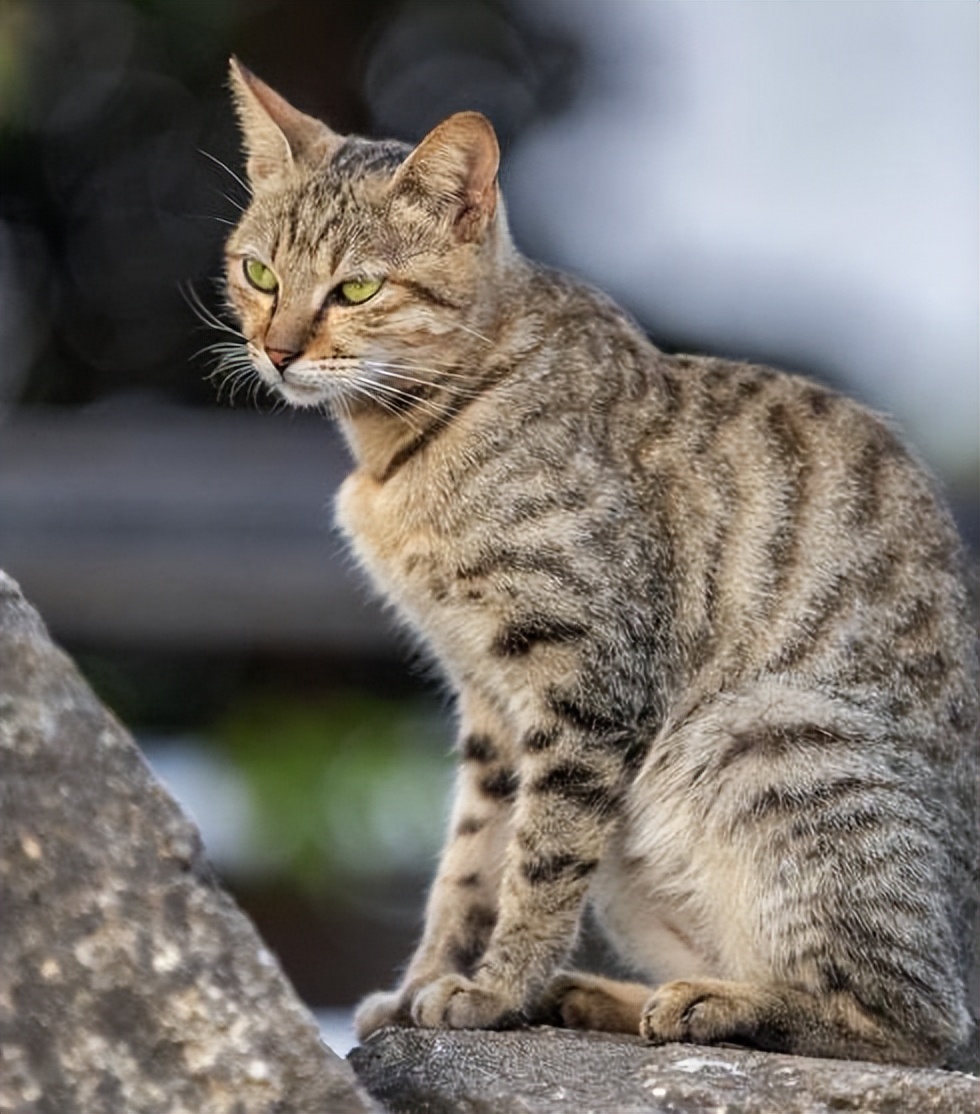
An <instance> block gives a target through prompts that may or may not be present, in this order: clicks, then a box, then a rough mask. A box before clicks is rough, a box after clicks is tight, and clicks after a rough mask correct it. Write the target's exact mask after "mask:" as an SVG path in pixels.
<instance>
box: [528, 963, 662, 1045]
mask: <svg viewBox="0 0 980 1114" xmlns="http://www.w3.org/2000/svg"><path fill="white" fill-rule="evenodd" d="M649 998H650V987H648V986H644V985H641V984H640V983H625V982H617V981H615V980H613V979H607V978H603V977H602V976H601V975H589V974H586V973H584V972H579V971H564V972H562V973H561V974H558V975H556V976H555V977H554V978H553V979H552V980H551V982H550V983H549V984H548V988H547V990H546V991H545V992H544V995H543V996H542V999H541V1003H540V1006H539V1009H538V1010H537V1011H535V1020H537V1019H539V1018H540V1020H541V1021H543V1022H546V1023H551V1024H553V1025H562V1026H564V1027H565V1028H567V1029H593V1030H599V1031H602V1032H608V1033H636V1032H637V1031H638V1030H639V1024H640V1014H641V1011H642V1009H643V1006H644V1005H645V1003H646V1002H647V1001H648V1000H649Z"/></svg>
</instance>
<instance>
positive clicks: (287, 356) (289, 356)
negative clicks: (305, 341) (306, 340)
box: [265, 348, 299, 371]
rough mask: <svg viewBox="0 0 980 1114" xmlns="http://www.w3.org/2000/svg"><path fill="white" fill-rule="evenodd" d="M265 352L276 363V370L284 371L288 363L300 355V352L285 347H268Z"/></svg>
mask: <svg viewBox="0 0 980 1114" xmlns="http://www.w3.org/2000/svg"><path fill="white" fill-rule="evenodd" d="M265 354H266V355H267V356H268V357H269V359H270V360H271V361H272V363H273V364H274V365H275V368H276V371H282V370H283V368H285V366H286V365H287V364H290V363H292V362H293V360H295V359H296V357H297V356H298V355H299V353H298V352H290V351H288V350H287V349H285V348H267V349H266V350H265Z"/></svg>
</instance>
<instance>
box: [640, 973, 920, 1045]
mask: <svg viewBox="0 0 980 1114" xmlns="http://www.w3.org/2000/svg"><path fill="white" fill-rule="evenodd" d="M640 1035H641V1036H643V1037H645V1038H646V1039H647V1040H648V1041H650V1042H651V1043H653V1044H664V1043H666V1042H668V1041H692V1042H693V1043H695V1044H713V1043H717V1042H719V1041H735V1042H738V1043H742V1044H749V1045H752V1046H753V1047H756V1048H764V1049H766V1050H767V1051H770V1052H788V1053H793V1054H795V1055H806V1056H827V1057H846V1058H848V1059H858V1060H876V1061H881V1062H885V1063H888V1062H901V1063H906V1064H923V1065H925V1064H935V1063H937V1059H941V1057H938V1058H937V1055H936V1051H935V1048H934V1047H933V1046H932V1044H931V1042H924V1041H920V1040H917V1039H913V1038H911V1037H909V1036H907V1035H905V1034H902V1033H899V1032H896V1030H895V1028H894V1027H893V1026H891V1025H889V1023H888V1022H887V1021H886V1020H884V1019H882V1018H880V1017H876V1016H874V1015H873V1014H872V1013H871V1012H870V1011H869V1010H867V1009H866V1008H865V1007H863V1006H862V1005H861V1004H860V1003H859V1002H858V1001H857V999H856V998H855V997H854V995H853V994H848V993H834V994H815V993H812V992H810V991H807V990H804V989H801V988H799V987H795V986H786V985H778V984H764V983H746V982H729V981H726V980H723V979H690V980H686V979H678V980H675V981H674V982H669V983H665V984H664V985H663V986H661V987H659V988H658V989H657V990H656V992H655V993H654V994H653V996H652V997H651V998H650V1000H649V1001H648V1002H647V1003H646V1004H645V1005H644V1007H643V1010H642V1017H641V1019H640Z"/></svg>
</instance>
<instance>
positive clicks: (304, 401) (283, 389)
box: [275, 383, 331, 410]
mask: <svg viewBox="0 0 980 1114" xmlns="http://www.w3.org/2000/svg"><path fill="white" fill-rule="evenodd" d="M275 391H276V393H277V394H278V395H279V397H280V398H282V399H283V400H284V401H286V402H288V403H289V405H290V406H295V407H297V408H299V409H301V410H308V409H310V408H311V407H314V406H325V405H327V403H329V402H330V397H331V395H330V392H329V391H325V390H324V389H323V388H322V387H302V386H294V385H292V384H290V383H277V384H276V387H275Z"/></svg>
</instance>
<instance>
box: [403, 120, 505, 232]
mask: <svg viewBox="0 0 980 1114" xmlns="http://www.w3.org/2000/svg"><path fill="white" fill-rule="evenodd" d="M499 165H500V148H499V146H498V145H497V137H496V135H495V134H494V131H493V125H492V124H491V123H490V121H489V120H488V119H487V118H486V116H484V115H482V114H481V113H479V112H457V113H456V114H455V115H454V116H450V117H449V119H448V120H443V122H442V123H441V124H439V125H437V126H436V127H435V128H433V129H432V131H430V132H429V134H428V135H427V136H426V137H425V138H424V139H423V140H422V142H421V143H420V144H419V145H418V146H417V147H416V148H415V150H414V151H413V152H412V153H411V154H410V155H409V156H408V158H407V159H406V160H405V161H404V162H403V163H402V165H401V166H400V167H399V168H398V170H397V171H396V173H395V177H394V180H393V182H392V190H394V191H403V192H405V193H407V194H409V195H413V194H414V195H415V196H416V197H417V196H418V195H419V194H422V195H423V196H424V197H425V198H426V199H428V200H429V201H432V202H435V204H436V207H437V208H438V209H442V210H443V211H445V212H447V213H448V214H449V215H450V216H451V219H452V223H453V227H454V230H455V232H456V234H457V235H458V237H459V238H460V239H462V240H477V239H480V237H481V236H482V235H483V231H484V229H485V228H486V226H487V224H488V222H489V220H490V218H491V217H492V216H493V214H494V212H495V210H496V207H497V168H498V167H499Z"/></svg>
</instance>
